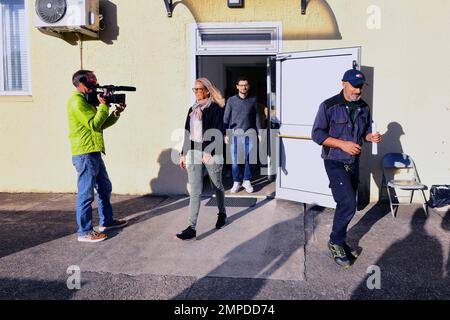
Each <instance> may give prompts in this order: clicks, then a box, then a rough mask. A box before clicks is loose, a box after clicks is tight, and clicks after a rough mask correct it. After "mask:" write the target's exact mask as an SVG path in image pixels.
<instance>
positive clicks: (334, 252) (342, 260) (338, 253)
mask: <svg viewBox="0 0 450 320" xmlns="http://www.w3.org/2000/svg"><path fill="white" fill-rule="evenodd" d="M328 249H329V250H330V252H331V257H332V258H333V260H334V262H336V263H337V264H338V265H340V266H341V267H343V268H344V269H348V268H350V267H351V265H352V264H351V262H350V259H349V258H348V257H347V254H346V252H345V250H344V247H342V246H339V245H337V244H334V243H332V242H331V241H330V242H328Z"/></svg>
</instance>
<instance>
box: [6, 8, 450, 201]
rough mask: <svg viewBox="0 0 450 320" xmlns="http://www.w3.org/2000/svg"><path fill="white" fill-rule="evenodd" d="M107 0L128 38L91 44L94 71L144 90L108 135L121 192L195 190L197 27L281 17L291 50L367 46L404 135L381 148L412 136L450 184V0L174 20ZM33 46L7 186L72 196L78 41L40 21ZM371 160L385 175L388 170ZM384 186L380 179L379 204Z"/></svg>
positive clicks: (378, 103)
mask: <svg viewBox="0 0 450 320" xmlns="http://www.w3.org/2000/svg"><path fill="white" fill-rule="evenodd" d="M31 2H33V3H34V1H30V3H31ZM103 3H104V4H105V3H106V4H107V8H109V9H108V12H112V11H114V10H112V9H114V6H117V7H116V9H117V25H118V27H119V29H118V35H117V36H114V33H115V32H114V30H111V29H109V30H105V32H106V31H108V32H106V33H103V39H104V41H85V42H84V67H85V68H88V69H93V70H95V71H96V73H97V76H98V78H99V80H100V82H101V83H115V84H123V85H134V86H136V87H137V88H138V91H137V92H136V93H130V94H129V95H128V106H129V107H128V109H127V110H126V113H125V114H124V115H123V118H122V119H121V120H120V122H119V123H118V124H117V125H116V126H115V127H113V128H111V129H108V130H107V131H106V132H105V140H106V141H105V142H106V148H107V157H106V158H105V161H106V165H107V167H108V170H109V174H110V177H111V180H112V182H113V188H114V192H116V193H132V194H143V193H150V192H153V193H159V194H161V193H185V192H186V177H185V174H184V173H183V172H182V171H180V170H179V169H177V168H176V166H174V165H172V164H171V163H170V154H169V153H170V148H171V147H172V146H173V143H172V142H171V141H170V135H171V133H172V131H173V130H174V129H176V128H179V127H182V126H183V123H184V118H185V113H186V109H187V107H188V106H189V104H190V102H191V96H190V93H189V88H190V87H191V86H192V84H191V83H190V77H191V74H190V72H191V70H190V59H191V56H190V34H189V32H190V24H191V23H192V22H195V21H198V22H228V21H229V22H239V21H281V22H282V23H283V32H284V34H283V38H284V43H283V49H284V50H285V51H304V50H313V49H324V48H337V47H348V46H361V47H362V62H363V65H364V66H366V67H369V68H372V69H369V70H373V74H374V79H373V80H372V81H373V83H372V85H373V109H374V116H375V120H376V122H377V124H378V127H379V129H380V131H382V132H384V131H386V130H387V129H388V126H389V124H390V123H394V122H396V123H398V124H400V125H401V127H402V129H403V132H404V135H402V136H401V137H397V138H394V137H395V135H396V134H398V130H397V132H396V129H395V124H394V125H391V127H390V129H391V130H390V131H389V134H390V135H389V136H390V137H391V138H392V139H391V141H386V142H385V143H384V144H383V145H381V146H380V153H382V152H386V151H388V150H392V149H394V148H399V145H400V144H401V146H402V148H403V150H404V151H405V152H407V153H409V154H411V155H412V156H414V158H415V160H416V163H417V166H418V168H419V170H420V174H421V178H422V180H423V182H424V183H425V184H428V185H431V184H438V183H450V152H449V150H450V147H449V144H450V139H449V136H450V129H449V124H448V123H449V119H450V117H449V115H450V114H449V111H450V90H449V80H448V76H449V74H450V63H449V62H448V57H449V56H450V41H449V34H450V20H449V19H448V12H449V11H450V2H449V1H447V0H435V1H432V2H422V1H407V0H396V1H392V0H391V1H389V0H370V1H369V0H328V1H324V0H311V1H310V2H309V6H308V11H307V15H306V16H302V15H300V10H299V7H300V0H285V1H276V0H273V1H263V0H247V1H246V8H245V9H228V8H227V7H226V1H225V0H223V1H222V0H187V1H182V3H181V4H178V5H177V6H176V7H175V10H174V13H173V17H172V18H167V14H166V10H165V7H164V4H163V1H148V0H133V1H130V0H113V1H109V2H108V1H106V2H105V1H103ZM371 5H377V6H379V7H380V8H381V29H379V30H370V29H368V28H367V26H366V22H367V19H368V18H369V14H368V13H367V11H366V10H367V8H368V7H369V6H371ZM31 9H32V3H31ZM111 10H112V11H111ZM32 13H33V10H30V21H31V22H32ZM106 19H108V16H106ZM105 34H106V36H105ZM105 38H107V39H105ZM30 48H31V49H30V54H31V69H32V84H33V87H32V92H33V96H32V98H31V99H29V101H26V100H25V101H23V100H24V99H11V98H0V119H1V120H0V137H1V141H2V144H1V145H2V151H1V153H0V177H1V178H0V191H8V192H28V191H36V192H73V191H75V181H76V175H75V171H74V169H73V167H72V165H71V157H70V145H69V141H68V138H67V133H68V131H67V120H66V110H65V108H66V101H67V99H68V97H69V95H70V94H71V91H72V86H71V83H70V78H71V75H72V73H73V72H74V71H76V70H77V69H78V68H79V66H80V56H79V48H78V47H77V46H76V45H75V44H74V43H73V42H72V43H69V42H66V41H63V40H61V39H58V38H54V37H50V36H46V35H43V34H42V33H40V32H39V31H37V30H35V28H33V26H32V23H30ZM397 129H398V126H397ZM376 160H377V161H378V160H379V159H376ZM161 163H162V164H163V166H161ZM377 163H378V162H377ZM369 167H370V169H371V171H372V172H374V175H375V177H376V179H377V180H378V177H379V171H378V170H377V166H376V165H374V164H372V165H370V166H369ZM377 194H378V193H377V190H376V184H375V183H374V182H372V192H371V196H372V200H374V199H375V198H376V197H377Z"/></svg>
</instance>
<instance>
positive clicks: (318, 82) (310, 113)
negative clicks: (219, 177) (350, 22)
mask: <svg viewBox="0 0 450 320" xmlns="http://www.w3.org/2000/svg"><path fill="white" fill-rule="evenodd" d="M360 51H361V49H360V48H345V49H331V50H320V51H308V52H295V53H286V54H279V55H277V66H276V69H277V71H276V72H277V81H276V83H277V121H278V122H279V126H280V132H279V138H278V143H279V150H278V152H279V159H278V160H279V162H278V172H277V182H276V183H277V185H276V197H277V198H280V199H287V200H292V201H298V202H302V203H308V204H316V205H319V206H323V207H329V208H335V207H336V203H335V202H334V200H333V197H332V195H331V190H330V189H329V187H328V185H329V181H328V177H327V174H326V172H325V168H324V164H323V160H322V158H321V157H320V154H321V147H320V146H319V145H317V144H316V143H314V142H313V141H312V140H311V129H312V126H313V123H314V119H315V116H316V113H317V110H318V108H319V105H320V104H321V103H322V102H323V101H324V100H326V99H328V98H330V97H332V96H334V95H336V94H338V93H339V92H340V91H341V90H342V81H341V79H342V76H343V74H344V72H345V71H346V70H348V69H351V68H352V67H353V66H354V65H355V64H356V66H358V67H359V66H360Z"/></svg>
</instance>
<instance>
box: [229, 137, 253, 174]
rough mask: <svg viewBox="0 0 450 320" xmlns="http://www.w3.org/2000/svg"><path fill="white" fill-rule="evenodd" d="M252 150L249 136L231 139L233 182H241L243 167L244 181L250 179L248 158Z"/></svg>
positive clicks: (250, 171)
mask: <svg viewBox="0 0 450 320" xmlns="http://www.w3.org/2000/svg"><path fill="white" fill-rule="evenodd" d="M252 149H253V143H252V139H250V137H249V136H234V137H232V138H231V172H232V174H233V181H234V182H241V181H242V173H241V171H242V170H241V168H242V166H244V180H251V179H252V169H251V164H250V156H249V155H250V152H251V151H252Z"/></svg>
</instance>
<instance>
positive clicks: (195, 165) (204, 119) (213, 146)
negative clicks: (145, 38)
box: [176, 78, 227, 240]
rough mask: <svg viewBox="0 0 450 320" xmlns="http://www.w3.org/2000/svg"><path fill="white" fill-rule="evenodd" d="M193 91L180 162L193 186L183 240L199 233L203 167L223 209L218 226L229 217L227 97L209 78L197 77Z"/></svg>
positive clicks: (182, 233) (218, 205) (218, 227)
mask: <svg viewBox="0 0 450 320" xmlns="http://www.w3.org/2000/svg"><path fill="white" fill-rule="evenodd" d="M192 91H193V92H194V94H195V103H194V105H193V106H192V107H190V108H189V111H188V114H187V117H186V123H185V129H186V131H185V132H186V134H185V138H184V144H183V150H182V152H181V157H180V163H179V165H180V167H181V168H183V169H186V170H187V173H188V182H189V186H190V191H189V194H190V201H189V207H190V217H189V221H188V227H187V228H186V229H185V230H183V231H182V232H181V233H179V234H177V235H176V237H177V238H178V239H181V240H190V239H193V238H195V237H196V236H197V231H196V227H197V219H198V213H199V210H200V196H201V194H202V189H203V166H205V167H206V169H207V171H208V176H209V178H210V181H211V183H212V185H213V188H214V191H215V193H216V199H217V207H218V209H219V213H218V218H217V223H216V228H217V229H220V228H222V227H223V226H224V225H225V223H226V219H227V215H226V211H225V203H224V202H225V196H224V187H223V184H222V168H223V153H222V149H223V144H222V141H223V134H224V126H223V111H224V109H223V107H224V106H225V100H224V98H223V97H222V94H221V93H220V91H219V89H217V88H216V87H215V86H214V85H213V84H212V83H211V81H209V80H208V79H206V78H200V79H197V80H196V81H195V84H194V88H192ZM211 137H215V138H214V139H212V138H211Z"/></svg>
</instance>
